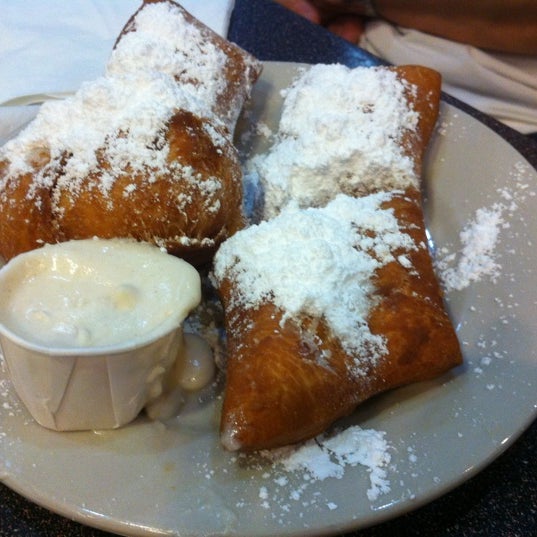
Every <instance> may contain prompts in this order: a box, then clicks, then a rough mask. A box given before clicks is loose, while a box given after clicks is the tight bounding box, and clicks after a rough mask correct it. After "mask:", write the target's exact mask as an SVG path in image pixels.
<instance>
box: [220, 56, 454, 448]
mask: <svg viewBox="0 0 537 537" xmlns="http://www.w3.org/2000/svg"><path fill="white" fill-rule="evenodd" d="M349 73H351V72H350V71H347V70H346V68H341V66H318V67H314V68H312V69H311V71H310V72H308V73H306V74H305V75H304V78H302V79H301V80H299V81H298V82H297V83H296V85H295V86H294V87H293V88H296V89H297V91H296V93H295V92H294V91H293V88H292V89H291V90H290V91H289V93H288V95H287V101H286V105H288V106H289V108H286V105H284V114H285V111H286V110H290V111H291V112H290V114H291V116H292V115H293V113H298V114H300V113H301V112H300V109H301V108H304V110H306V111H307V113H306V114H305V116H306V117H307V118H309V119H308V120H311V121H312V122H313V123H314V124H313V125H308V124H307V123H306V124H305V125H304V124H302V125H300V127H301V128H302V129H307V133H308V134H307V135H306V138H307V142H308V143H305V142H304V141H303V140H300V139H298V138H300V136H301V135H300V133H299V132H298V131H296V130H295V131H293V130H292V129H294V128H295V127H292V129H291V132H283V133H282V132H280V137H279V139H278V141H277V142H276V146H275V147H274V148H273V151H272V153H270V152H269V156H268V158H267V160H268V161H269V162H271V166H269V165H268V164H267V166H266V167H265V166H264V163H261V164H262V165H260V166H259V170H261V171H266V170H268V169H269V168H270V169H271V170H274V166H275V165H277V170H278V171H279V172H282V173H281V175H280V176H278V177H274V178H271V177H268V178H267V177H262V180H263V181H264V185H265V188H266V191H265V193H266V194H268V201H269V206H268V215H269V216H270V218H269V219H268V220H266V221H262V222H261V223H260V224H258V225H254V226H251V227H249V228H247V229H244V230H242V231H239V232H238V233H237V234H236V235H235V236H234V237H232V238H230V239H229V240H227V241H225V242H224V243H223V244H222V245H221V247H220V249H219V250H218V252H217V254H216V256H215V260H214V268H213V278H214V281H215V283H216V285H217V286H218V288H219V291H220V294H221V297H222V301H223V305H224V311H225V318H226V332H227V342H228V362H227V380H226V386H225V392H224V401H223V408H222V416H221V425H220V427H221V438H222V443H223V445H224V446H225V447H226V448H227V449H231V450H234V449H241V450H258V449H266V448H273V447H279V446H283V445H286V444H291V443H295V442H298V441H301V440H305V439H308V438H311V437H313V436H315V435H317V434H319V433H321V432H323V431H324V430H325V429H327V427H329V426H330V425H331V424H332V423H334V422H335V421H336V420H337V419H339V418H341V417H343V416H345V415H347V414H349V413H351V412H352V411H353V410H354V409H355V408H356V406H357V405H358V404H359V403H360V402H362V401H364V400H365V399H368V398H369V397H371V396H373V395H375V394H377V393H380V392H383V391H385V390H388V389H391V388H394V387H396V386H401V385H404V384H408V383H411V382H416V381H421V380H426V379H431V378H433V377H436V376H438V375H440V374H442V373H445V372H446V371H448V370H449V369H450V368H452V367H454V366H456V365H458V364H460V363H461V361H462V356H461V352H460V347H459V343H458V340H457V337H456V334H455V331H454V329H453V326H452V324H451V322H450V319H449V317H448V315H447V313H446V311H445V309H444V305H443V301H442V295H441V290H440V287H439V285H438V282H437V280H436V277H435V274H434V270H433V265H432V261H431V258H430V255H429V251H428V248H427V240H426V235H425V224H424V220H423V211H422V207H421V195H420V190H419V174H420V172H421V162H422V158H423V155H424V152H425V150H426V147H427V144H428V141H429V138H430V135H431V133H432V129H433V127H434V124H435V121H436V118H437V114H438V102H439V95H440V79H439V76H438V74H437V73H435V72H434V71H431V70H427V69H422V68H415V67H410V68H393V69H392V68H375V70H374V71H371V72H367V73H366V71H363V74H364V76H366V77H370V76H377V75H378V76H380V77H381V79H382V80H381V82H382V84H384V83H385V82H386V81H390V83H391V84H394V85H397V84H401V87H396V88H392V90H393V91H392V90H390V88H387V90H388V91H391V93H390V95H391V96H392V97H393V98H394V99H396V100H397V103H395V105H394V103H390V102H389V97H390V96H388V97H387V96H386V94H384V95H381V96H378V99H376V100H375V101H374V102H368V103H367V110H366V111H365V112H363V111H361V113H359V114H352V115H351V117H350V118H348V115H349V113H350V112H348V111H346V112H344V113H343V114H342V115H341V114H340V112H341V111H340V110H337V109H336V110H334V109H333V106H332V104H333V103H336V104H335V105H336V106H337V98H335V97H334V94H335V92H338V91H340V92H342V96H343V100H345V99H346V98H349V99H350V97H349V94H350V93H352V92H360V90H361V88H360V84H357V81H359V80H360V75H361V73H360V72H352V76H350V77H349V76H348V74H349ZM372 73H373V74H372ZM387 74H388V75H387ZM394 74H395V76H392V75H394ZM327 76H331V77H332V80H334V79H336V80H339V82H340V84H339V85H338V86H337V87H336V88H335V90H334V91H333V92H332V93H330V94H329V95H327V94H323V92H324V91H325V90H322V86H323V80H326V77H327ZM318 77H321V79H322V80H321V83H320V85H317V83H318V82H319V78H318ZM304 81H307V83H305V82H304ZM377 82H378V81H377ZM320 88H321V90H320ZM319 91H320V94H319ZM323 95H324V99H319V96H321V97H322V96H323ZM354 97H356V95H354V96H353V98H354ZM303 99H306V100H307V101H308V103H303V102H301V100H303ZM350 100H351V103H352V99H350ZM387 100H388V101H387ZM327 101H329V102H327ZM315 103H316V104H315ZM309 104H311V105H312V106H317V107H319V114H312V113H311V112H310V111H309V106H306V105H309ZM392 105H393V106H394V110H395V108H397V107H404V109H402V110H399V111H398V112H397V113H395V115H394V114H390V115H388V116H384V117H389V118H391V119H390V120H389V121H390V125H389V128H390V129H392V130H389V131H388V133H389V135H387V137H386V140H385V143H384V146H383V148H381V149H383V150H385V151H394V152H395V153H396V154H395V155H394V154H392V155H383V153H382V151H377V152H375V151H372V152H368V149H369V148H370V147H371V145H370V141H371V137H372V136H373V135H374V133H377V132H378V130H377V129H378V125H375V124H371V120H372V119H375V114H373V110H374V109H375V107H379V106H392ZM321 110H322V112H321ZM338 116H339V117H344V120H343V121H344V122H347V118H348V120H349V122H353V121H358V122H361V124H360V125H353V128H356V129H358V131H360V132H358V133H356V132H355V133H354V134H352V137H353V140H354V142H353V143H354V146H352V145H350V146H349V147H348V148H346V149H345V150H344V151H342V150H341V145H342V144H344V142H341V143H340V144H339V145H338V143H337V140H335V141H334V145H333V146H332V148H330V147H328V148H327V146H328V145H330V139H325V138H323V137H324V136H325V135H326V136H328V137H330V136H331V134H330V133H331V132H337V131H338V130H339V131H340V132H341V133H342V135H345V134H346V131H345V130H342V129H340V127H341V125H338V124H337V118H338ZM325 117H326V120H325V119H324V118H325ZM394 117H395V118H396V119H397V118H399V123H398V124H396V125H395V127H396V128H395V129H393V127H394V126H393V125H392V124H391V121H392V120H393V118H394ZM295 119H296V116H295ZM319 121H321V123H322V125H321V127H319ZM334 121H336V124H335V125H334V124H331V125H328V126H327V125H326V123H330V122H334ZM291 124H292V122H291V123H290V122H287V123H285V121H284V127H287V126H289V125H291ZM295 125H296V123H295ZM296 128H298V127H296ZM330 129H333V130H330ZM312 131H315V132H317V134H318V135H317V136H316V137H314V138H312V137H310V135H311V133H312ZM301 132H302V131H301ZM349 136H351V134H349ZM303 142H304V143H303ZM347 142H348V140H347ZM312 143H313V144H314V145H313V146H311V147H310V145H309V144H312ZM375 143H378V139H376V141H375ZM278 144H290V146H291V150H289V147H287V148H285V149H286V151H288V153H287V158H284V157H282V155H281V154H280V155H277V153H278V152H279V151H280V149H281V148H278V147H277V146H278ZM332 149H333V151H332ZM302 150H303V151H306V152H307V153H308V154H312V153H313V152H315V151H317V152H321V153H323V152H324V153H323V155H322V156H321V157H319V159H317V162H316V163H315V164H312V163H311V161H309V160H308V159H305V158H302V157H303V155H300V154H295V153H294V152H295V151H302ZM345 151H347V152H345ZM274 155H277V158H273V157H274ZM349 161H350V162H352V163H353V164H354V165H355V168H352V167H351V168H350V169H349V170H348V172H345V169H346V167H345V166H346V165H348V164H349ZM282 163H283V164H282ZM356 167H360V168H361V173H360V174H357V173H355V171H356ZM288 168H289V169H288ZM322 173H324V178H323V180H324V181H325V184H324V186H325V187H326V188H323V189H322V191H321V192H319V191H316V189H315V188H310V186H311V185H310V184H309V183H308V180H311V182H312V183H314V184H317V183H318V178H317V177H315V176H316V175H319V174H322ZM282 176H285V180H282ZM297 176H301V177H299V179H298V181H297ZM326 183H328V184H326ZM271 188H272V189H273V190H272V191H271V190H270V189H271ZM274 193H276V195H275V196H274V197H272V198H271V194H274ZM273 202H274V203H273ZM310 206H314V207H310ZM266 214H267V213H266Z"/></svg>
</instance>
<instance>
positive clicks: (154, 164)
mask: <svg viewBox="0 0 537 537" xmlns="http://www.w3.org/2000/svg"><path fill="white" fill-rule="evenodd" d="M260 69H261V67H260V63H259V62H258V61H257V60H256V59H255V58H253V57H252V56H251V55H249V54H248V53H246V52H245V51H243V50H242V49H240V48H239V47H237V46H236V45H234V44H232V43H230V42H228V41H226V40H225V39H223V38H222V37H220V36H219V35H217V34H216V33H214V32H213V31H212V30H210V29H209V28H208V27H206V26H204V25H203V24H201V23H200V22H199V21H197V20H196V19H194V18H193V17H192V16H191V15H190V14H189V13H188V12H186V11H185V10H184V9H183V8H182V7H181V6H180V5H178V4H176V3H175V2H173V1H171V0H161V1H154V0H153V1H149V0H146V1H145V2H144V3H143V4H142V6H141V7H140V9H139V10H138V11H137V12H136V13H135V14H134V15H133V17H132V18H131V19H130V21H129V22H128V23H127V25H126V26H125V28H124V29H123V31H122V32H121V34H120V35H119V37H118V40H117V42H116V44H115V47H114V50H113V51H112V54H111V57H110V59H109V61H108V63H107V66H106V73H105V75H104V76H102V77H101V78H99V79H97V80H95V81H93V82H90V83H87V84H84V85H83V86H82V87H81V88H80V90H79V91H78V92H77V93H76V94H75V95H74V96H73V97H72V98H69V99H66V100H65V101H55V102H49V103H45V104H44V105H43V106H42V108H41V110H40V112H39V114H38V116H37V117H36V119H35V120H34V121H33V122H32V123H31V124H30V125H29V126H28V127H27V128H26V129H25V130H24V131H22V132H21V133H20V134H19V135H18V136H17V137H16V138H15V139H13V140H11V141H10V142H8V143H7V144H6V145H5V146H4V147H3V148H2V149H1V150H0V255H2V256H3V257H4V258H5V259H9V258H11V257H13V256H15V255H17V254H18V253H21V252H23V251H26V250H30V249H33V248H36V247H38V246H40V245H42V244H43V243H50V242H61V241H66V240H70V239H83V238H88V237H93V236H98V237H101V238H114V237H130V238H135V239H137V240H141V241H147V242H153V243H155V244H157V245H159V246H161V247H164V248H166V249H167V250H168V251H169V252H170V253H173V254H176V255H179V256H182V257H184V258H186V259H187V260H189V261H191V262H193V263H202V262H205V261H207V260H208V259H209V258H210V257H211V256H212V253H213V252H214V250H215V248H216V247H217V245H218V244H219V243H220V242H221V241H222V240H224V239H225V238H226V237H228V236H230V235H232V234H233V233H235V232H236V231H237V230H238V229H240V228H241V227H242V226H243V225H244V217H243V214H242V207H241V200H242V171H241V168H240V164H239V160H238V156H237V151H236V149H235V147H234V146H233V143H232V136H233V129H234V126H235V123H236V120H237V117H238V115H239V113H240V110H241V107H242V105H243V103H244V101H245V99H247V98H248V96H249V95H250V91H251V88H252V85H253V84H254V82H255V80H256V78H257V77H258V75H259V73H260Z"/></svg>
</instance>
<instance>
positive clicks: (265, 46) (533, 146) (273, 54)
mask: <svg viewBox="0 0 537 537" xmlns="http://www.w3.org/2000/svg"><path fill="white" fill-rule="evenodd" d="M229 37H230V39H232V40H233V41H235V42H237V43H238V44H240V45H241V46H243V47H244V48H246V49H247V50H250V51H251V52H252V53H254V54H255V55H257V56H258V57H259V58H260V59H262V60H281V61H296V62H306V63H316V62H317V63H319V62H323V63H332V62H339V63H344V64H347V65H349V66H356V65H374V64H375V63H377V62H378V60H377V59H376V58H374V57H372V56H370V55H369V54H367V53H365V52H364V51H362V50H360V49H358V48H356V47H353V46H351V45H349V44H348V43H346V42H344V41H342V40H340V39H338V38H336V37H335V36H333V35H332V34H330V33H328V32H326V31H324V30H323V29H320V28H317V27H315V26H313V25H310V24H309V23H307V22H306V21H304V20H302V19H300V18H299V17H295V16H294V15H292V14H290V13H288V12H287V11H286V10H284V9H283V8H281V7H279V6H278V5H276V4H273V3H272V2H270V1H267V0H237V1H236V5H235V11H234V14H233V17H232V21H231V27H230V33H229ZM445 99H446V100H448V101H451V102H454V103H455V102H456V101H454V100H453V99H451V98H450V97H449V96H445ZM456 104H457V106H460V107H461V108H463V109H464V110H465V111H467V112H468V113H470V114H471V115H473V116H474V117H476V118H477V119H479V120H480V121H482V122H484V123H486V124H487V125H489V126H490V127H491V128H493V129H494V130H496V131H497V132H498V133H499V134H500V135H501V136H503V137H504V138H506V139H507V140H508V141H509V142H510V143H511V144H512V145H513V146H514V147H515V148H516V149H517V150H518V151H519V152H520V153H521V154H522V155H524V157H525V158H526V159H527V160H528V161H529V162H530V163H531V164H532V165H533V166H535V167H537V141H535V140H534V139H532V137H526V136H522V135H520V134H518V133H516V132H514V131H512V130H511V129H509V128H507V127H505V126H503V125H500V124H498V123H497V122H495V121H494V120H492V119H490V118H488V117H486V116H483V115H482V114H480V113H478V112H476V111H475V110H473V109H471V108H469V107H467V106H465V105H463V104H462V103H459V102H456ZM536 404H537V397H536ZM536 453H537V422H534V423H533V424H532V425H531V426H530V427H529V428H528V429H527V430H526V431H525V432H524V433H523V434H522V435H521V437H520V438H519V439H517V440H516V442H515V443H514V444H513V445H511V446H510V447H509V448H508V449H507V450H506V451H505V452H504V453H503V454H502V455H501V456H499V457H498V459H496V460H495V461H494V462H492V463H491V464H490V465H489V466H488V467H487V468H486V469H485V470H483V471H482V472H481V473H479V474H478V475H477V476H475V477H473V478H472V479H470V480H469V481H467V482H466V483H464V484H463V485H461V486H459V487H458V488H456V489H455V490H453V491H452V492H450V493H449V494H446V495H445V496H443V497H441V498H439V499H437V500H436V501H434V502H432V503H430V504H428V505H426V506H424V507H422V508H420V509H418V510H416V511H414V512H412V513H410V514H407V515H405V516H402V517H400V518H397V519H395V520H392V521H390V522H386V523H384V524H382V525H379V526H376V527H373V528H370V529H367V530H363V531H360V532H356V533H353V534H349V535H347V536H346V537H351V536H353V537H384V536H390V537H391V536H393V535H397V536H401V537H404V536H424V535H427V536H428V535H433V536H438V537H448V536H449V537H467V536H473V535H479V536H487V537H491V536H492V537H494V536H502V537H503V536H508V537H535V536H537V465H536V462H537V460H536V459H537V455H536ZM106 535H110V534H108V533H106V532H102V531H99V530H95V529H92V528H89V527H86V526H82V525H80V524H78V523H77V522H73V521H71V520H67V519H65V518H63V517H60V516H58V515H55V514H53V513H51V512H49V511H47V510H45V509H43V508H41V507H38V506H36V505H35V504H33V503H31V502H29V501H27V500H26V499H24V498H22V497H21V496H19V495H18V494H16V493H14V492H12V491H11V490H9V489H8V488H7V487H5V486H4V485H0V537H4V536H5V537H15V536H21V537H77V536H80V537H104V536H106Z"/></svg>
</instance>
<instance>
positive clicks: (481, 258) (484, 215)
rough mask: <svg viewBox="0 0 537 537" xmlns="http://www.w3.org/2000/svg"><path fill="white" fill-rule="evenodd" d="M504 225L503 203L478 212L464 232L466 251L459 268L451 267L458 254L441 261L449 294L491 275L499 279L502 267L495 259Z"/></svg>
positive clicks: (444, 281)
mask: <svg viewBox="0 0 537 537" xmlns="http://www.w3.org/2000/svg"><path fill="white" fill-rule="evenodd" d="M502 224H504V220H503V218H502V207H501V205H500V204H494V206H493V207H491V208H486V207H482V208H480V209H478V210H477V212H476V215H475V220H473V221H472V222H470V223H469V224H468V225H467V226H466V227H465V228H464V229H463V230H462V231H461V233H460V239H461V243H462V250H461V252H460V254H459V255H460V257H459V260H458V263H457V265H456V267H449V266H448V265H447V263H449V262H450V261H453V260H455V258H456V255H455V254H452V255H449V256H446V257H445V258H444V259H443V260H441V261H438V262H437V266H438V267H439V269H440V270H441V271H442V280H443V283H444V286H445V288H446V289H447V290H448V291H451V290H455V289H457V290H461V289H463V288H465V287H468V285H470V283H471V282H474V281H479V280H480V279H482V278H483V277H485V276H490V277H491V278H492V279H493V280H494V279H495V278H496V277H497V276H498V274H499V272H500V265H499V264H498V263H497V261H496V260H495V258H494V251H495V247H496V243H497V241H498V236H499V232H500V226H501V225H502Z"/></svg>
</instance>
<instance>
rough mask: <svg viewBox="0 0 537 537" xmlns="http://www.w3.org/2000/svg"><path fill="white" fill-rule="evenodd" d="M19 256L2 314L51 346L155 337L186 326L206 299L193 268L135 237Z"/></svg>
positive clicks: (72, 244)
mask: <svg viewBox="0 0 537 537" xmlns="http://www.w3.org/2000/svg"><path fill="white" fill-rule="evenodd" d="M37 253H38V255H36V254H37ZM13 262H15V263H17V265H18V266H17V267H16V270H13V269H11V271H10V273H9V274H7V275H6V278H7V279H8V281H7V282H6V284H4V286H3V293H2V302H3V306H2V308H1V309H2V313H1V314H0V315H1V321H2V323H3V324H4V325H5V326H6V327H7V328H8V329H10V330H11V331H12V332H14V333H15V334H17V335H18V336H20V337H22V338H24V339H26V340H27V341H29V342H31V343H33V344H37V345H43V346H47V347H55V348H80V347H83V348H85V347H103V346H117V345H121V344H123V343H129V342H135V341H138V340H140V339H148V338H149V337H151V335H152V333H153V332H155V335H157V333H159V334H160V333H162V331H166V330H172V329H173V328H175V327H177V326H179V325H180V324H181V322H182V321H183V320H184V318H185V317H186V316H187V315H188V313H189V312H190V311H191V310H192V309H193V308H194V307H196V306H197V305H198V303H199V302H200V299H201V288H200V278H199V275H198V272H197V271H196V269H195V268H194V267H192V266H191V265H189V264H188V263H186V262H185V261H183V260H181V259H178V258H176V257H173V256H171V255H168V254H167V253H165V252H163V251H161V250H160V249H159V248H157V247H155V246H152V245H149V244H145V243H139V242H135V241H130V240H121V239H118V240H99V239H89V240H81V241H70V242H67V243H62V244H61V245H46V246H44V247H43V248H41V249H39V250H37V251H34V252H32V255H31V256H25V254H22V255H21V256H18V258H16V259H15V260H12V262H10V264H11V263H13ZM10 264H8V265H7V266H6V268H5V269H4V270H6V269H8V268H9V266H10Z"/></svg>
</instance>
